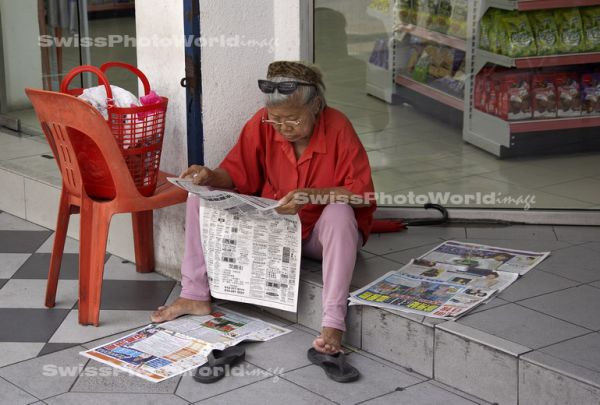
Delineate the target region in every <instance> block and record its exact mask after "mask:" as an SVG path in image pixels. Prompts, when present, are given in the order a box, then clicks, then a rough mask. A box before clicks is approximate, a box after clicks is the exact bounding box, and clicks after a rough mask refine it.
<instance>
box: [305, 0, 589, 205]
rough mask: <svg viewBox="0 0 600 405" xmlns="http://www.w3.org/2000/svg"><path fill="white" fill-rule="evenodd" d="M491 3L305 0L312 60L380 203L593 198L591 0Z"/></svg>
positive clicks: (532, 201)
mask: <svg viewBox="0 0 600 405" xmlns="http://www.w3.org/2000/svg"><path fill="white" fill-rule="evenodd" d="M489 3H490V2H483V1H470V0H436V1H430V0H395V1H394V0H316V1H315V61H316V63H317V64H318V65H319V66H320V67H321V68H322V70H323V73H324V76H325V81H326V84H327V86H328V92H327V97H328V102H329V105H330V106H332V107H334V108H337V109H339V110H341V111H342V112H344V113H345V114H346V115H347V116H348V117H349V118H350V120H351V121H352V123H353V124H354V127H355V129H356V131H357V133H358V134H359V136H360V138H361V140H362V142H363V145H364V146H365V148H366V149H367V152H368V154H369V158H370V162H371V167H372V170H373V180H374V182H375V188H376V191H377V192H378V197H379V203H380V204H381V205H389V206H421V205H422V204H423V203H425V202H437V203H441V204H443V205H446V206H449V207H470V208H482V209H487V208H507V209H524V208H531V209H586V210H589V209H598V208H600V153H599V151H600V138H599V137H598V133H599V127H600V34H599V33H600V1H598V2H597V5H592V6H589V7H579V8H572V7H569V5H570V2H568V1H564V2H560V1H554V2H552V6H553V7H558V8H552V9H547V8H546V7H548V3H547V2H544V1H537V0H534V1H513V2H498V3H497V4H499V5H501V6H502V7H506V8H507V9H506V10H502V9H495V8H485V7H484V6H485V5H487V4H489ZM589 3H590V4H593V3H595V2H589ZM509 9H510V10H509Z"/></svg>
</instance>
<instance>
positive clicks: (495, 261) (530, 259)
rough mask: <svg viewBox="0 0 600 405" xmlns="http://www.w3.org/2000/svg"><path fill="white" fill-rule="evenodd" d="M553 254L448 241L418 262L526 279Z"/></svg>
mask: <svg viewBox="0 0 600 405" xmlns="http://www.w3.org/2000/svg"><path fill="white" fill-rule="evenodd" d="M548 255H550V252H529V251H526V250H515V249H505V248H499V247H494V246H487V245H480V244H476V243H466V242H457V241H453V240H448V241H446V242H444V243H442V244H441V245H439V246H436V247H435V248H433V249H431V250H430V251H429V252H427V253H425V254H424V255H422V256H421V257H419V259H422V260H426V261H429V262H435V263H447V264H453V265H455V266H459V267H461V268H463V269H465V270H466V269H469V270H470V271H471V272H475V271H477V270H482V271H486V270H492V271H506V272H510V273H516V274H519V275H521V276H522V275H523V274H525V273H527V272H528V271H529V270H531V269H533V268H534V267H535V266H537V265H538V264H539V263H541V262H542V261H543V260H544V259H545V258H546V257H548Z"/></svg>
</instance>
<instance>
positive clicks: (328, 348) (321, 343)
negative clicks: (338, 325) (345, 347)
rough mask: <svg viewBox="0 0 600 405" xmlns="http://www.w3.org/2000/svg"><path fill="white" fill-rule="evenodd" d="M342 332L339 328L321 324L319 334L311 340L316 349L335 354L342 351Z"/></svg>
mask: <svg viewBox="0 0 600 405" xmlns="http://www.w3.org/2000/svg"><path fill="white" fill-rule="evenodd" d="M343 335H344V332H342V331H341V330H339V329H335V328H329V327H327V326H323V329H321V335H320V336H319V337H317V338H316V339H315V340H314V341H313V344H312V345H313V347H314V348H315V350H316V351H318V352H321V353H325V354H336V353H337V352H341V351H342V336H343Z"/></svg>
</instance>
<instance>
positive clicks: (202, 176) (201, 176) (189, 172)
mask: <svg viewBox="0 0 600 405" xmlns="http://www.w3.org/2000/svg"><path fill="white" fill-rule="evenodd" d="M179 177H181V178H182V179H185V178H188V179H192V183H194V184H196V185H200V186H210V185H212V184H211V182H212V180H213V179H214V177H215V172H214V171H213V170H210V169H209V168H208V167H205V166H200V165H191V166H190V167H188V168H187V169H185V170H184V171H183V172H181V174H180V175H179Z"/></svg>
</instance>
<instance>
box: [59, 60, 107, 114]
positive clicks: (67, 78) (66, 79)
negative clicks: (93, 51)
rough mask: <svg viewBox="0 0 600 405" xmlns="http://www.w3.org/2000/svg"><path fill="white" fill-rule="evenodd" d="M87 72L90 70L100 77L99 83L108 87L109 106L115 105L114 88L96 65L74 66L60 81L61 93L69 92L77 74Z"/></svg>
mask: <svg viewBox="0 0 600 405" xmlns="http://www.w3.org/2000/svg"><path fill="white" fill-rule="evenodd" d="M85 72H89V73H93V74H95V75H96V76H97V77H98V83H99V84H101V85H103V86H104V88H105V89H106V98H107V105H108V106H113V105H114V100H113V96H112V90H111V88H110V84H109V83H108V79H107V78H106V76H105V75H104V73H103V72H102V71H101V70H100V69H98V68H97V67H95V66H91V65H82V66H77V67H75V68H73V69H72V70H71V71H70V72H69V73H68V74H67V75H66V76H65V77H64V79H63V80H62V82H60V92H61V93H67V92H68V90H69V85H70V84H71V82H72V81H73V79H74V78H75V77H77V76H79V75H80V74H81V73H85Z"/></svg>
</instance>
